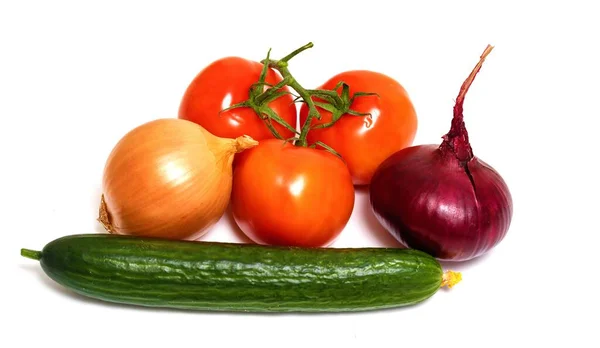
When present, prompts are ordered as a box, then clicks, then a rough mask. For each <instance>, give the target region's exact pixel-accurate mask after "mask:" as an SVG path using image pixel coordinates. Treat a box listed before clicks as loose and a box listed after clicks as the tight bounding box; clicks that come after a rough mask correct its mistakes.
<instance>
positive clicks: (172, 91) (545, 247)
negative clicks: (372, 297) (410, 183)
mask: <svg viewBox="0 0 600 348" xmlns="http://www.w3.org/2000/svg"><path fill="white" fill-rule="evenodd" d="M411 3H412V2H411ZM414 3H415V4H409V3H402V2H395V1H394V2H393V1H389V0H385V1H375V0H370V1H324V0H321V1H307V0H303V1H264V2H258V1H248V2H241V1H240V2H237V3H234V2H233V1H210V2H204V1H202V2H201V1H197V2H179V1H169V2H166V1H165V2H162V3H157V2H149V1H144V2H132V1H115V2H112V1H97V2H76V1H73V2H65V1H47V2H46V1H40V2H33V1H3V2H2V4H1V5H0V119H1V122H0V154H1V156H0V159H1V162H0V227H1V233H2V242H0V248H1V252H0V257H1V262H0V267H1V270H2V272H1V273H0V275H1V280H0V291H1V292H2V294H1V297H0V299H1V303H2V307H1V309H0V316H1V319H2V322H3V324H2V327H3V328H2V334H1V335H0V346H2V347H14V346H17V342H20V343H19V346H23V347H33V346H41V345H42V344H57V345H60V346H62V347H82V346H83V347H126V346H127V347H167V346H168V347H181V346H186V347H191V346H194V347H201V346H207V345H212V346H222V345H224V344H226V343H229V342H234V343H238V344H239V343H242V344H244V345H245V346H252V347H254V346H256V347H265V346H274V347H286V346H290V345H291V346H295V345H299V346H303V345H305V344H306V343H310V344H312V345H325V344H327V345H331V344H332V343H333V344H336V345H349V344H350V345H356V346H360V347H366V346H367V345H369V346H370V345H376V344H385V345H386V346H390V347H399V346H404V347H416V346H435V347H492V346H493V347H495V346H498V347H504V346H506V345H507V344H511V345H512V344H514V345H517V344H518V345H519V346H520V345H521V344H522V345H530V346H544V345H546V344H548V343H557V344H558V345H559V346H570V347H591V346H595V347H598V339H597V336H596V335H595V333H596V332H595V331H597V329H598V320H597V313H598V311H599V310H600V307H599V306H598V295H597V292H598V286H597V285H598V281H597V279H598V277H599V276H600V272H599V271H598V265H600V263H599V262H598V261H597V260H598V259H597V257H596V254H597V253H598V242H599V241H600V240H599V238H598V234H599V233H600V228H599V227H598V214H599V212H598V210H599V208H600V203H599V199H598V194H600V192H599V189H598V186H599V185H598V180H599V179H598V178H599V177H600V176H599V175H598V169H597V168H598V166H597V162H598V159H599V158H600V156H599V155H598V150H597V148H598V147H597V144H598V142H599V139H598V137H597V134H598V133H599V128H598V124H599V122H598V119H599V118H600V112H599V111H600V106H599V105H600V88H599V82H598V81H600V71H599V70H600V69H599V62H600V54H599V50H598V45H599V44H600V41H599V40H598V33H600V26H599V25H598V18H597V14H598V12H597V10H595V9H594V7H593V5H592V4H593V1H589V3H584V2H577V1H563V2H553V1H543V2H542V1H540V2H533V1H529V2H526V1H517V2H507V1H502V2H500V1H498V2H493V3H492V2H484V1H473V2H464V1H459V2H456V1H452V2H451V1H448V2H441V3H432V2H428V1H418V2H414ZM309 41H312V42H314V44H315V47H314V48H312V49H310V50H309V51H307V52H304V53H303V54H301V55H300V56H298V57H296V58H295V59H294V60H293V61H292V64H291V70H292V72H293V73H294V74H295V76H296V77H297V78H298V80H299V81H300V82H301V83H302V84H303V85H304V86H305V87H316V86H317V85H318V84H320V83H322V82H324V81H325V80H326V79H328V78H329V77H330V76H332V75H333V74H336V73H338V72H341V71H343V70H348V69H371V70H377V71H380V72H383V73H386V74H388V75H390V76H392V77H394V78H396V79H397V80H398V81H399V82H400V83H402V84H403V85H404V87H405V88H406V89H407V90H408V92H409V94H410V95H411V98H412V100H413V102H414V104H415V107H416V110H417V112H418V117H419V129H418V134H417V138H416V139H415V144H423V143H439V141H440V137H441V136H442V135H443V134H445V132H446V131H447V130H448V127H449V125H450V118H451V115H452V106H453V101H454V98H455V97H456V95H457V93H458V89H459V87H460V85H461V83H462V82H463V80H464V79H465V78H466V76H467V75H468V73H469V72H470V71H471V69H472V67H473V66H474V64H475V63H476V62H477V60H478V58H479V55H480V54H481V52H482V51H483V49H484V48H485V46H486V45H487V44H488V43H490V44H493V45H494V46H495V49H494V51H493V52H492V53H491V54H490V56H489V57H488V59H487V61H486V62H485V64H484V66H483V69H482V70H481V73H480V74H479V75H478V77H477V79H476V81H475V83H474V85H473V86H472V89H471V91H470V93H469V95H468V96H467V99H466V104H465V121H466V124H467V128H468V130H469V132H470V137H471V141H472V145H473V148H474V151H475V154H476V155H477V156H478V157H480V158H482V159H483V160H485V161H486V162H488V163H490V164H491V165H492V166H494V167H495V168H496V169H497V170H498V171H499V172H500V173H501V174H502V176H503V177H504V178H505V180H506V181H507V183H508V185H509V187H510V189H511V191H512V194H513V199H514V203H515V214H514V218H513V221H512V226H511V228H510V230H509V233H508V235H507V237H506V238H505V239H504V241H503V242H502V243H501V244H500V245H499V246H498V247H497V248H496V249H494V250H493V251H492V252H490V253H488V254H487V255H486V256H484V257H482V258H480V259H478V260H476V261H473V262H469V263H466V264H460V265H451V266H452V268H453V269H457V270H460V271H462V272H463V278H464V279H463V282H461V283H460V284H459V285H457V286H456V287H455V288H453V289H452V290H451V291H440V292H438V293H437V294H436V295H435V296H434V297H433V298H431V299H430V300H428V301H426V302H424V303H423V304H421V305H418V306H414V307H410V308H405V309H399V310H388V311H381V312H369V313H358V314H343V315H329V314H321V315H252V314H250V315H239V314H237V315H234V314H208V313H191V312H181V311H169V310H152V309H141V308H134V307H123V306H117V305H111V304H105V303H100V302H97V301H92V300H87V299H82V298H80V297H78V296H74V295H73V294H71V293H70V292H68V291H66V290H64V289H62V288H61V287H59V286H57V285H55V284H54V283H53V282H52V281H50V280H48V278H47V277H45V275H44V274H43V272H42V271H41V270H40V268H39V265H38V264H37V263H36V262H34V261H32V260H27V259H24V258H22V257H20V256H19V249H20V248H22V247H27V248H34V249H36V248H37V249H39V248H42V247H43V245H44V244H46V243H47V242H50V241H51V240H53V239H55V238H58V237H60V236H63V235H67V234H75V233H94V232H100V231H101V229H100V226H99V224H98V223H96V221H95V218H96V215H97V207H98V199H99V195H100V178H101V175H102V170H103V166H104V161H105V160H106V157H107V156H108V153H109V152H110V150H111V149H112V147H113V146H114V144H115V143H116V142H117V141H118V140H119V138H120V137H121V136H122V135H124V134H125V133H126V132H127V131H129V130H130V129H131V128H133V127H135V126H137V125H139V124H141V123H144V122H147V121H149V120H152V119H155V118H162V117H175V116H176V113H177V109H178V105H179V102H180V98H181V96H182V94H183V92H184V90H185V88H186V87H187V84H188V83H189V82H190V81H191V79H192V78H193V77H194V76H195V75H196V74H197V73H198V72H199V71H200V70H201V69H202V68H203V67H204V66H205V65H207V64H209V63H210V62H212V61H213V60H216V59H218V58H221V57H224V56H228V55H236V56H241V57H245V58H249V59H255V60H260V59H262V58H263V57H264V55H265V54H266V51H267V50H268V48H270V47H272V48H273V52H272V54H273V57H281V56H283V55H285V54H287V53H288V52H290V51H292V50H293V49H295V48H297V47H299V46H301V45H303V44H305V43H307V42H309ZM365 198H366V192H365V191H359V192H358V193H357V201H356V207H355V211H354V214H353V216H352V218H351V221H350V223H349V225H348V227H347V229H346V230H345V231H344V232H343V233H342V235H341V236H340V237H339V239H338V240H337V241H336V243H335V244H334V246H335V247H341V246H354V247H356V246H385V245H390V244H393V243H392V242H393V241H392V239H391V238H390V237H388V236H387V234H386V233H385V232H383V230H382V229H381V227H379V226H378V225H377V223H376V222H375V221H374V219H373V218H372V217H371V216H370V215H369V212H368V210H367V209H366V199H365ZM230 221H231V220H230V219H229V218H228V216H226V217H224V219H223V220H222V221H221V222H220V223H219V225H218V226H217V227H215V228H214V229H213V230H212V231H211V232H210V233H209V234H207V235H206V236H205V238H203V239H204V240H216V241H240V240H241V238H240V237H239V235H238V234H236V232H233V231H234V228H233V225H232V222H230Z"/></svg>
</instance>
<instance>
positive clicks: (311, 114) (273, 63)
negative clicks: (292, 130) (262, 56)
mask: <svg viewBox="0 0 600 348" xmlns="http://www.w3.org/2000/svg"><path fill="white" fill-rule="evenodd" d="M312 47H313V43H312V42H309V43H307V44H306V45H304V46H302V47H300V48H298V49H297V50H295V51H294V52H292V53H290V54H288V55H287V56H285V57H283V58H282V59H280V60H264V61H262V62H261V63H263V64H265V65H268V66H269V67H271V68H273V69H276V70H277V71H279V73H280V74H281V76H282V77H283V79H284V81H287V82H288V84H287V85H288V86H290V87H291V88H292V89H293V90H294V91H296V93H298V95H299V96H300V97H301V98H302V99H303V100H304V102H305V103H306V105H307V106H308V116H307V119H306V121H305V122H304V124H303V125H302V129H301V131H300V136H299V138H298V140H296V143H295V145H298V146H307V145H308V143H307V140H306V137H307V135H308V132H309V130H310V125H311V122H312V120H313V118H315V117H316V118H317V119H319V120H320V119H321V114H320V113H319V110H317V107H316V106H315V103H314V101H313V100H312V95H311V93H309V92H308V91H307V90H306V89H304V87H302V86H301V85H300V84H299V83H298V81H296V79H295V78H294V76H292V73H291V72H290V70H289V69H288V62H289V60H290V59H292V58H294V57H295V56H297V55H298V54H300V53H302V52H303V51H305V50H307V49H309V48H312ZM267 92H268V91H267ZM265 93H266V92H265Z"/></svg>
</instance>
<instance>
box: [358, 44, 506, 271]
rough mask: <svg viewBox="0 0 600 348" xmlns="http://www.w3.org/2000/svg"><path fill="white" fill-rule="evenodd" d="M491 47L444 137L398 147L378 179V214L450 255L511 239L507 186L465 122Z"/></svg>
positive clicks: (418, 243)
mask: <svg viewBox="0 0 600 348" xmlns="http://www.w3.org/2000/svg"><path fill="white" fill-rule="evenodd" d="M492 48H493V47H492V46H489V45H488V47H487V48H486V50H485V51H484V53H483V54H482V56H481V59H480V61H479V63H478V64H477V66H476V67H475V69H473V71H472V72H471V74H470V75H469V77H468V78H467V80H466V81H465V82H464V83H463V86H462V87H461V90H460V93H459V95H458V98H457V99H456V105H455V107H454V117H453V119H452V124H451V128H450V131H449V132H448V133H447V134H446V135H444V136H443V139H444V140H443V142H442V143H441V144H440V145H433V144H432V145H419V146H412V147H408V148H405V149H403V150H400V151H398V152H396V153H395V154H393V155H391V156H390V157H388V158H387V159H386V160H385V161H383V162H382V163H381V165H380V166H379V167H378V168H377V170H376V171H375V173H374V175H373V178H372V180H371V185H370V205H371V209H372V211H373V213H374V215H375V216H376V217H377V219H378V221H379V222H380V223H381V224H382V225H383V226H384V227H385V228H386V229H387V230H388V231H389V232H390V233H391V234H392V235H393V236H394V237H395V238H396V239H398V241H400V242H401V243H402V244H404V245H405V246H407V247H409V248H414V249H419V250H421V251H424V252H426V253H429V254H430V255H432V256H434V257H436V258H437V259H439V260H443V261H466V260H470V259H473V258H475V257H478V256H481V255H483V254H484V253H486V252H487V251H489V250H490V249H492V248H493V247H494V246H496V245H497V244H498V243H499V242H500V241H502V239H504V237H505V235H506V233H507V231H508V229H509V227H510V223H511V220H512V215H513V201H512V196H511V194H510V191H509V189H508V186H507V185H506V182H505V181H504V180H503V178H502V177H501V176H500V174H499V173H498V172H497V171H496V170H494V168H492V167H491V166H490V165H488V164H487V163H485V162H484V161H482V160H481V159H479V158H477V157H476V156H475V155H474V154H473V149H472V148H471V145H470V143H469V136H468V132H467V130H466V128H465V124H464V122H463V102H464V97H465V95H466V93H467V91H468V89H469V87H470V85H471V83H472V82H473V80H474V78H475V76H476V74H477V73H478V72H479V70H480V69H481V65H482V64H483V61H484V60H485V57H486V56H487V55H488V54H489V53H490V51H491V50H492Z"/></svg>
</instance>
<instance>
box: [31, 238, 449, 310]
mask: <svg viewBox="0 0 600 348" xmlns="http://www.w3.org/2000/svg"><path fill="white" fill-rule="evenodd" d="M21 254H22V255H23V256H25V257H28V258H32V259H36V260H39V261H40V264H41V267H42V269H43V270H44V272H45V273H46V274H47V275H48V276H49V277H50V278H51V279H53V280H54V281H56V282H57V283H59V284H61V285H63V286H65V287H66V288H68V289H71V290H72V291H74V292H76V293H78V294H81V295H84V296H87V297H91V298H95V299H99V300H103V301H110V302H116V303H121V304H128V305H139V306H149V307H167V308H178V309H189V310H203V311H233V312H239V311H244V312H352V311H366V310H375V309H383V308H393V307H401V306H407V305H412V304H416V303H419V302H422V301H424V300H426V299H428V298H429V297H431V296H432V295H434V294H435V293H436V292H437V291H438V290H439V289H440V287H442V286H445V285H448V286H452V285H454V284H455V283H456V282H457V281H459V280H460V274H459V273H454V272H446V273H444V272H443V271H442V267H441V265H440V263H439V262H438V261H437V260H436V259H435V258H433V257H432V256H430V255H428V254H426V253H424V252H421V251H417V250H412V249H397V248H297V247H276V246H262V245H255V244H235V243H217V242H197V241H173V240H163V239H154V238H140V237H133V236H117V235H111V234H81V235H71V236H66V237H62V238H59V239H56V240H54V241H52V242H50V243H48V244H47V245H46V246H45V247H44V248H43V250H42V251H33V250H29V249H22V250H21Z"/></svg>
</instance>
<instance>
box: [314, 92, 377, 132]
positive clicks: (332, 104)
mask: <svg viewBox="0 0 600 348" xmlns="http://www.w3.org/2000/svg"><path fill="white" fill-rule="evenodd" d="M340 87H341V88H342V92H341V93H340V94H338V93H337V90H338V89H340ZM309 93H310V94H311V95H313V96H315V97H318V98H319V99H322V100H325V102H315V105H316V106H318V107H320V108H322V109H324V110H327V111H329V112H330V113H331V121H330V122H327V123H320V124H317V125H315V126H314V127H312V129H321V128H327V127H331V126H333V125H334V124H335V123H336V122H337V121H338V120H339V119H340V118H341V117H342V116H343V115H350V116H360V117H364V116H371V113H370V112H358V111H356V110H352V109H351V106H352V104H353V103H354V100H355V99H356V98H357V97H366V96H376V97H378V98H379V94H377V93H368V92H356V93H354V94H353V95H352V97H351V96H350V86H349V85H348V84H347V83H345V82H344V81H340V82H338V83H337V85H335V87H334V88H333V90H323V89H315V90H310V91H309Z"/></svg>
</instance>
